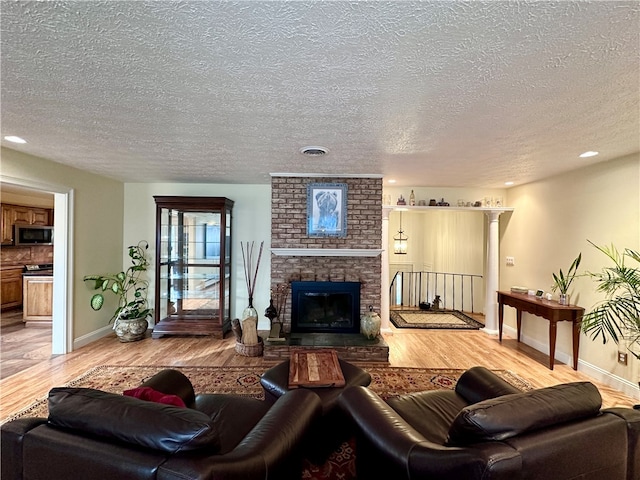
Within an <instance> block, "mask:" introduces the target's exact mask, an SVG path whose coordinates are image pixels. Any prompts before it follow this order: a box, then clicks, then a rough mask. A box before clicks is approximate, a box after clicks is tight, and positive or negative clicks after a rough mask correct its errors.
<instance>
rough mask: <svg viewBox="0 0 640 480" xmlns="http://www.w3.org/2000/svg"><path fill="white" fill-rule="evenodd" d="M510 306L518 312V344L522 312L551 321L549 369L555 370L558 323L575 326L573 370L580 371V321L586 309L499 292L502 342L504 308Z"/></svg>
mask: <svg viewBox="0 0 640 480" xmlns="http://www.w3.org/2000/svg"><path fill="white" fill-rule="evenodd" d="M505 305H508V306H509V307H513V308H515V309H516V311H517V322H518V342H519V341H520V327H521V326H522V312H527V313H531V314H533V315H537V316H539V317H542V318H546V319H547V320H549V368H550V369H551V370H553V364H554V359H555V353H556V332H557V327H558V322H562V321H567V322H571V323H572V324H573V369H574V370H577V369H578V349H579V348H580V320H581V319H582V316H583V315H584V308H582V307H578V306H577V305H560V304H559V303H558V302H556V301H553V300H545V299H541V298H537V297H534V296H532V295H527V294H524V293H512V292H498V328H499V332H500V335H499V338H500V341H501V342H502V322H503V320H504V306H505Z"/></svg>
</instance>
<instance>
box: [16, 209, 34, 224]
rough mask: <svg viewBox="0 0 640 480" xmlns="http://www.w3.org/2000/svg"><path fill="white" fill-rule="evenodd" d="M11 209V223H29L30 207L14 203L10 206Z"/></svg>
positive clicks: (30, 216)
mask: <svg viewBox="0 0 640 480" xmlns="http://www.w3.org/2000/svg"><path fill="white" fill-rule="evenodd" d="M11 211H12V212H13V221H12V222H11V224H12V225H13V224H14V223H26V224H28V225H31V218H32V215H31V211H32V209H31V208H30V207H22V206H19V205H14V206H13V207H12V208H11Z"/></svg>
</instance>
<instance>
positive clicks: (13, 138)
mask: <svg viewBox="0 0 640 480" xmlns="http://www.w3.org/2000/svg"><path fill="white" fill-rule="evenodd" d="M4 139H5V140H6V141H7V142H13V143H27V141H26V140H25V139H24V138H20V137H16V136H15V135H7V136H6V137H4Z"/></svg>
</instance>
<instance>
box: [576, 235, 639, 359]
mask: <svg viewBox="0 0 640 480" xmlns="http://www.w3.org/2000/svg"><path fill="white" fill-rule="evenodd" d="M589 243H591V245H593V246H594V247H596V248H597V249H598V250H600V251H601V252H602V253H604V254H605V255H606V256H607V257H608V258H609V259H610V260H611V261H612V262H613V266H610V267H603V268H602V270H601V271H600V272H595V273H593V272H588V273H587V275H588V276H590V277H591V278H592V279H593V280H595V281H596V283H597V288H596V289H597V291H598V292H601V293H603V294H604V295H605V299H604V300H602V301H601V302H600V303H598V304H597V305H596V306H595V308H594V309H593V310H591V311H590V312H588V313H587V314H585V315H584V317H583V318H582V331H583V332H585V333H587V334H591V338H592V339H596V338H598V337H601V338H602V342H603V343H607V340H608V338H609V337H610V338H611V339H612V340H613V341H614V342H615V343H616V344H620V343H623V344H625V345H626V346H627V350H629V352H630V353H631V354H632V355H633V356H634V357H635V358H637V359H639V360H640V269H639V268H638V266H636V267H635V268H634V267H630V266H629V265H627V264H626V263H625V261H626V260H633V261H635V262H636V263H637V264H640V252H638V251H636V250H631V249H629V248H625V249H624V251H623V252H622V253H620V251H618V249H617V248H616V247H615V246H613V245H611V246H609V247H606V246H604V247H599V246H597V245H595V244H594V243H593V242H591V241H589Z"/></svg>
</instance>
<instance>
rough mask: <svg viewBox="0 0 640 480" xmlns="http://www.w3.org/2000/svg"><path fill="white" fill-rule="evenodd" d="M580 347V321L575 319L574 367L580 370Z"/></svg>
mask: <svg viewBox="0 0 640 480" xmlns="http://www.w3.org/2000/svg"><path fill="white" fill-rule="evenodd" d="M579 349H580V323H579V322H577V321H576V320H574V321H573V369H574V370H578V350H579Z"/></svg>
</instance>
